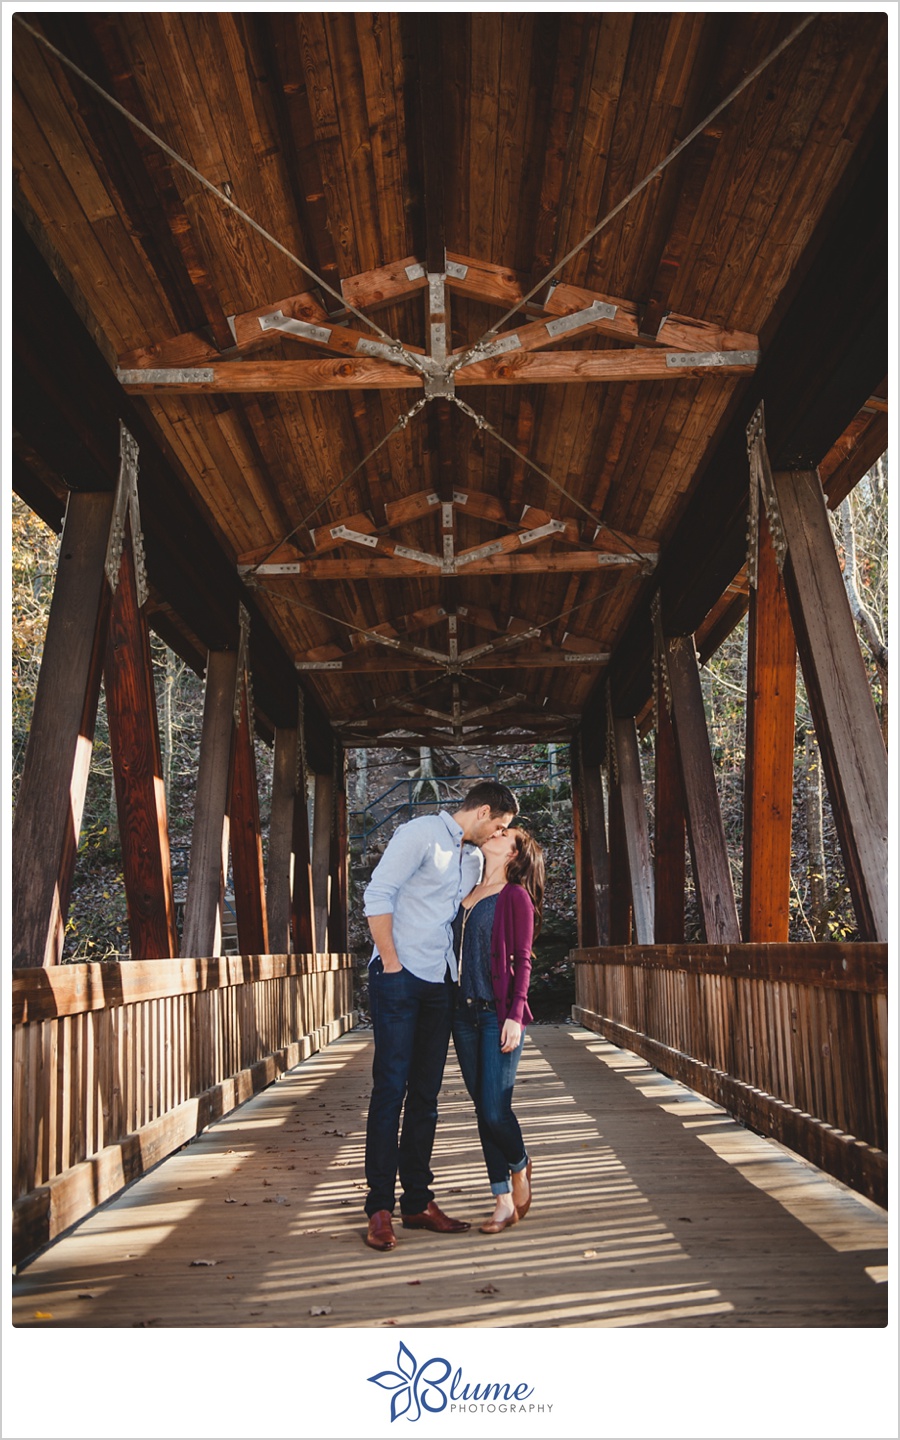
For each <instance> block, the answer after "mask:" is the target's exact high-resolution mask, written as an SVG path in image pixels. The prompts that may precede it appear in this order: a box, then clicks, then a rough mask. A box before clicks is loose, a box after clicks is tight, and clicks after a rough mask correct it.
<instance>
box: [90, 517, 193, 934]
mask: <svg viewBox="0 0 900 1440" xmlns="http://www.w3.org/2000/svg"><path fill="white" fill-rule="evenodd" d="M131 523H132V522H131V519H130V518H129V519H127V520H126V522H125V533H124V540H123V545H122V556H121V560H120V562H119V579H118V584H117V585H116V589H115V593H114V595H113V598H112V603H111V606H110V619H109V636H108V640H107V646H106V664H105V668H104V688H105V691H106V711H107V716H108V719H109V746H110V751H111V754H112V762H113V775H114V777H115V784H116V809H117V812H118V817H119V838H120V841H121V846H122V871H123V874H124V877H125V895H126V899H127V901H128V929H129V933H130V937H131V958H132V960H162V959H170V958H171V957H173V956H174V955H175V954H176V953H177V951H178V931H177V928H176V924H175V899H174V895H173V891H172V861H171V857H170V854H169V829H168V822H167V819H166V791H165V784H164V782H163V777H162V760H161V755H160V748H159V717H158V715H157V710H156V693H155V690H154V686H153V661H152V658H151V655H150V633H149V630H148V628H147V622H146V619H145V617H144V615H143V612H142V611H141V609H140V604H139V597H138V593H137V579H136V575H135V561H134V549H133V544H132V532H131Z"/></svg>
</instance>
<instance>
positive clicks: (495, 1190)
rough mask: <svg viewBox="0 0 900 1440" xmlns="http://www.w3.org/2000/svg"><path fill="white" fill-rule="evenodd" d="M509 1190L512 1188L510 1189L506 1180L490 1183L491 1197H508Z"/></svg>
mask: <svg viewBox="0 0 900 1440" xmlns="http://www.w3.org/2000/svg"><path fill="white" fill-rule="evenodd" d="M511 1188H512V1187H511V1186H510V1183H509V1181H508V1180H492V1181H491V1194H492V1195H508V1194H509V1192H510V1189H511Z"/></svg>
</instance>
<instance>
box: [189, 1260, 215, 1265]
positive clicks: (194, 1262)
mask: <svg viewBox="0 0 900 1440" xmlns="http://www.w3.org/2000/svg"><path fill="white" fill-rule="evenodd" d="M218 1263H219V1262H218V1260H192V1261H191V1265H218Z"/></svg>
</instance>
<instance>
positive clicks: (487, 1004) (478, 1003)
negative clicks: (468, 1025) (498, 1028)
mask: <svg viewBox="0 0 900 1440" xmlns="http://www.w3.org/2000/svg"><path fill="white" fill-rule="evenodd" d="M466 1004H467V1005H470V1006H471V1007H472V1009H473V1010H496V1008H497V1006H496V1005H495V1003H494V1001H493V1000H473V999H472V997H471V996H470V995H467V996H466Z"/></svg>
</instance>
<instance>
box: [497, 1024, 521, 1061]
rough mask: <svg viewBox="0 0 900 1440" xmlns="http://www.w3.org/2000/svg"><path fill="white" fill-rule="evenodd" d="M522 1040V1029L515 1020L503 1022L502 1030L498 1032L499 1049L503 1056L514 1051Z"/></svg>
mask: <svg viewBox="0 0 900 1440" xmlns="http://www.w3.org/2000/svg"><path fill="white" fill-rule="evenodd" d="M521 1038H522V1027H521V1025H520V1024H519V1023H518V1021H517V1020H504V1022H503V1029H502V1031H501V1032H500V1049H501V1050H502V1051H503V1053H504V1055H508V1054H509V1053H510V1051H511V1050H515V1048H516V1046H517V1045H518V1043H519V1041H520V1040H521Z"/></svg>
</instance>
